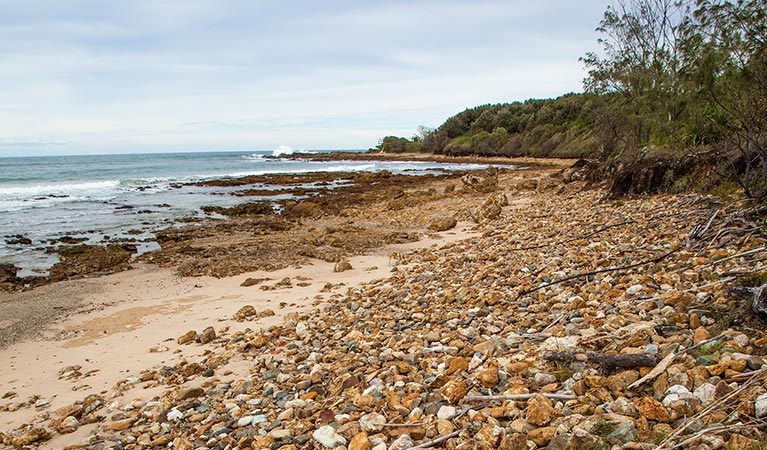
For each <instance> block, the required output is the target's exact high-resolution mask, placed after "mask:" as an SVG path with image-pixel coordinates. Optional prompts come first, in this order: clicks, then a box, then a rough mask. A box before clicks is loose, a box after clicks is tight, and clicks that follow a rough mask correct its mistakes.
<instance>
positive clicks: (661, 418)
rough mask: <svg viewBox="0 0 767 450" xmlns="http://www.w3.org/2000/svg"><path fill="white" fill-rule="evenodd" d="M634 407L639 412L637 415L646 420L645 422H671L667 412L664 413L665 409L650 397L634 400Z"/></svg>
mask: <svg viewBox="0 0 767 450" xmlns="http://www.w3.org/2000/svg"><path fill="white" fill-rule="evenodd" d="M634 406H636V407H637V409H638V410H639V414H640V415H642V416H643V417H645V418H647V420H654V421H657V422H663V423H667V422H670V421H671V417H670V416H669V414H668V411H666V408H664V407H663V405H662V404H661V403H660V402H659V401H657V400H655V399H654V398H652V397H641V398H637V399H634Z"/></svg>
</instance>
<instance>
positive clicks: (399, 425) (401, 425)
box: [379, 422, 425, 428]
mask: <svg viewBox="0 0 767 450" xmlns="http://www.w3.org/2000/svg"><path fill="white" fill-rule="evenodd" d="M424 425H425V424H424V423H421V422H419V423H382V424H379V426H381V427H388V428H410V427H422V426H424Z"/></svg>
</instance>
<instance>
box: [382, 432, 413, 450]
mask: <svg viewBox="0 0 767 450" xmlns="http://www.w3.org/2000/svg"><path fill="white" fill-rule="evenodd" d="M413 447H415V444H414V443H413V440H412V439H411V438H410V436H408V435H407V434H403V435H402V436H400V437H398V438H397V439H395V440H394V442H392V443H391V445H390V446H389V449H388V450H407V449H409V448H413Z"/></svg>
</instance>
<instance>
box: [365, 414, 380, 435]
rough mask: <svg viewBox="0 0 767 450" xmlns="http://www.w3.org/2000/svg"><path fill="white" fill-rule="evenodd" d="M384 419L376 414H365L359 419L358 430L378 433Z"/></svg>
mask: <svg viewBox="0 0 767 450" xmlns="http://www.w3.org/2000/svg"><path fill="white" fill-rule="evenodd" d="M385 423H386V417H384V416H383V415H381V414H378V413H370V414H365V415H363V416H362V417H360V429H361V430H362V431H365V432H368V433H379V432H380V431H381V430H383V424H385Z"/></svg>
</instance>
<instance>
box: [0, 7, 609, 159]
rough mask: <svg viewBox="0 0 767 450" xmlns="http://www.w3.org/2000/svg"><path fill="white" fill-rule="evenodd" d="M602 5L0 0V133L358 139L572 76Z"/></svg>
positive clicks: (116, 144) (140, 139)
mask: <svg viewBox="0 0 767 450" xmlns="http://www.w3.org/2000/svg"><path fill="white" fill-rule="evenodd" d="M604 6H605V4H600V2H588V3H582V2H570V1H565V0H539V1H536V2H529V1H519V0H479V1H476V2H465V1H457V0H443V1H432V0H425V1H419V2H411V1H404V0H391V1H387V2H374V1H371V0H366V1H358V2H346V1H340V0H326V1H316V0H300V1H296V2H293V3H291V4H290V7H288V6H286V5H285V3H284V2H277V1H273V0H253V1H245V0H223V1H213V0H184V1H181V0H168V1H162V2H158V1H154V0H131V1H128V0H122V1H114V2H107V3H104V2H97V1H95V0H72V1H68V2H42V1H29V2H15V1H3V0H0V9H2V10H3V12H4V13H3V14H2V15H0V98H3V102H2V103H0V120H2V122H3V123H4V127H3V130H2V131H0V139H5V140H8V139H18V140H19V141H20V142H21V141H28V142H35V141H38V142H72V143H73V144H72V145H62V151H66V152H72V151H77V149H80V148H82V149H91V148H101V149H105V150H104V151H107V150H109V151H135V150H142V149H144V148H149V147H151V148H152V150H161V149H162V148H163V146H168V147H171V146H176V147H195V148H197V147H199V148H202V147H204V148H205V149H215V147H216V145H217V144H220V145H221V146H222V147H225V146H229V147H231V146H238V147H242V148H248V149H253V148H267V149H268V148H276V147H277V146H278V145H281V144H289V145H292V146H293V147H301V148H311V147H313V146H314V147H317V148H327V147H334V146H336V144H340V143H343V144H344V145H345V146H351V147H357V148H366V147H369V146H372V145H375V142H376V141H377V139H378V137H380V135H388V134H398V133H399V134H412V131H413V130H415V127H416V126H417V125H419V124H426V125H430V126H437V125H439V124H440V123H441V122H442V121H444V119H446V118H447V117H448V116H450V115H453V114H455V113H457V112H459V111H460V110H462V109H464V108H466V107H471V106H476V105H478V104H482V103H495V102H504V101H513V100H523V99H525V98H529V97H550V96H557V95H560V94H563V93H565V92H569V91H574V90H579V89H580V81H581V79H582V78H583V77H584V75H585V74H584V72H583V69H582V66H581V64H580V63H579V62H578V57H579V56H581V55H582V54H583V53H585V51H587V50H590V49H591V48H592V47H593V46H594V45H595V43H594V41H595V34H594V33H593V29H594V27H595V26H596V24H597V22H598V20H599V19H600V18H601V12H602V11H603V10H604ZM11 131H12V132H13V135H12V136H9V135H7V133H9V132H11ZM375 133H381V134H380V135H378V136H377V137H376V135H375ZM190 136H194V138H190ZM12 147H13V145H3V150H0V154H2V153H3V152H5V153H6V154H7V153H8V152H9V151H11V150H9V149H11V148H12ZM52 147H55V145H53V146H52ZM19 148H20V149H21V150H20V151H23V150H24V149H23V146H19Z"/></svg>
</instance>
